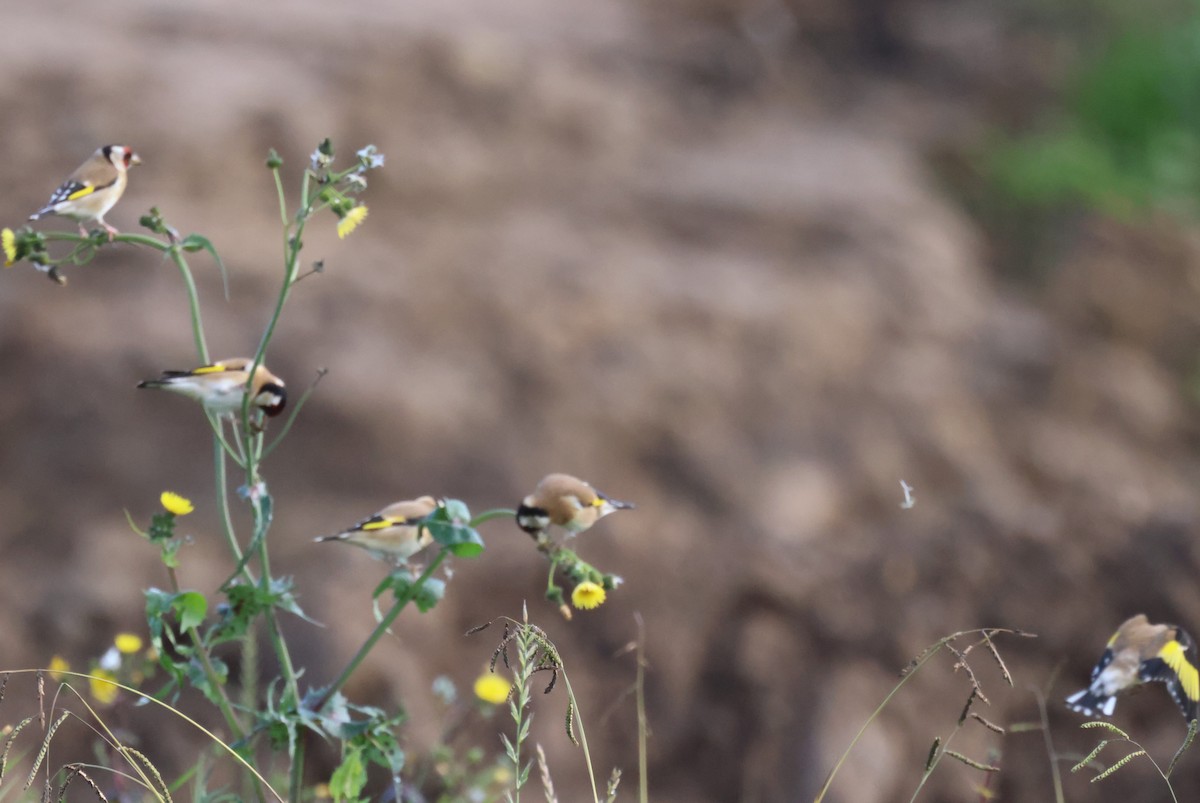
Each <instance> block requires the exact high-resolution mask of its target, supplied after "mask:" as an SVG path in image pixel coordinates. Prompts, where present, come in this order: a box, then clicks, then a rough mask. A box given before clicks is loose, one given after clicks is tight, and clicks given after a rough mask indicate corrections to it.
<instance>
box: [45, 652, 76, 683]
mask: <svg viewBox="0 0 1200 803" xmlns="http://www.w3.org/2000/svg"><path fill="white" fill-rule="evenodd" d="M47 671H49V673H50V677H51V678H52V679H54V680H62V679H63V672H69V671H71V665H70V664H69V663H67V659H66V658H63V657H62V656H61V655H56V656H54V657H53V658H51V659H50V666H49V667H47Z"/></svg>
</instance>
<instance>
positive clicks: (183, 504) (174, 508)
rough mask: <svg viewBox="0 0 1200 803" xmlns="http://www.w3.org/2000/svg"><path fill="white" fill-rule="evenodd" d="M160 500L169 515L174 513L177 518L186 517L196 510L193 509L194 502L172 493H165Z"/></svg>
mask: <svg viewBox="0 0 1200 803" xmlns="http://www.w3.org/2000/svg"><path fill="white" fill-rule="evenodd" d="M158 499H159V501H160V502H162V506H163V507H164V508H166V510H167V511H168V512H169V513H174V514H175V515H176V516H186V515H187V514H189V513H191V512H192V511H193V510H195V509H196V508H194V507H192V500H190V499H187V498H186V497H183V496H180V495H179V494H177V493H172V492H171V491H163V492H162V496H160V497H159V498H158Z"/></svg>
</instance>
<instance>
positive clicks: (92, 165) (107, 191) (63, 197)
mask: <svg viewBox="0 0 1200 803" xmlns="http://www.w3.org/2000/svg"><path fill="white" fill-rule="evenodd" d="M141 163H142V160H141V158H139V157H138V155H137V154H136V153H134V152H133V150H132V149H131V148H129V147H127V146H125V145H105V146H104V147H103V148H100V149H98V150H97V151H96V152H95V153H93V154H92V155H91V158H89V159H88V160H87V161H86V162H84V163H83V164H81V165H80V166H79V169H78V170H76V171H75V172H74V173H72V174H71V175H70V176H69V177H68V178H67V180H66V181H64V182H63V183H62V184H61V185H59V187H58V189H57V190H55V191H54V193H53V194H52V195H51V196H50V201H49V202H48V203H47V204H46V205H45V206H43V207H42V208H41V209H39V210H38V211H36V212H34V213H33V214H32V215H30V216H29V219H30V220H37V219H38V218H40V217H41V216H42V215H51V214H53V215H62V216H63V217H69V218H71V219H72V220H75V221H77V222H78V223H79V233H80V234H82V235H83V236H84V237H87V236H88V231H87V229H86V228H84V226H83V224H84V222H86V221H89V220H92V221H95V222H97V223H99V224H100V225H101V226H103V227H104V230H105V231H107V232H108V239H110V240H111V239H112V238H113V235H115V234H118V233H119V232H117V230H116V229H115V228H113V227H112V226H110V225H108V224H107V223H105V222H104V214H105V213H106V212H107V211H108V210H110V209H112V208H113V204H115V203H116V202H117V201H119V200H121V195H122V194H123V193H124V192H125V184H126V183H127V181H128V178H129V176H128V171H129V168H131V167H133V166H134V165H136V164H141Z"/></svg>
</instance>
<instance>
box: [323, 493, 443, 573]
mask: <svg viewBox="0 0 1200 803" xmlns="http://www.w3.org/2000/svg"><path fill="white" fill-rule="evenodd" d="M437 508H438V501H437V500H436V499H434V498H433V497H432V496H422V497H420V498H418V499H408V500H405V501H403V502H394V503H392V504H390V505H388V506H387V507H385V508H384V509H383V510H381V511H379V512H378V513H376V514H375V515H374V516H371V517H369V518H366V519H363V520H362V521H360V522H359V523H358V524H355V525H354V526H353V527H351V528H349V529H348V530H343V531H341V532H340V533H335V534H333V535H324V536H321V537H320V538H317V539H315V540H317V541H345V542H346V543H347V544H354V545H355V546H358V547H362V548H363V549H365V550H367V551H368V552H370V553H371V554H372V555H373V556H375V557H376V558H379V559H380V560H385V561H387V562H389V563H391V564H393V565H396V566H401V565H403V564H405V563H407V562H408V559H409V558H411V557H412V556H413V555H415V554H417V553H418V552H420V551H421V550H422V549H424V548H425V547H427V546H429V545H430V544H431V543H433V536H432V535H430V534H429V530H427V529H423V528H422V527H421V526H420V525H421V521H422V520H423V519H425V517H426V516H428V515H429V514H430V513H432V512H433V511H435V510H437Z"/></svg>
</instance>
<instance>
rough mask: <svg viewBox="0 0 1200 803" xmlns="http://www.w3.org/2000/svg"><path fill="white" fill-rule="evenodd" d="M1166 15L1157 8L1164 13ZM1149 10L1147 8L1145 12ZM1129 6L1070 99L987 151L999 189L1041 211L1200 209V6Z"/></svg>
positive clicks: (1085, 60)
mask: <svg viewBox="0 0 1200 803" xmlns="http://www.w3.org/2000/svg"><path fill="white" fill-rule="evenodd" d="M1160 10H1161V9H1160ZM1142 11H1143V12H1144V11H1146V9H1142ZM1179 11H1180V12H1181V13H1169V14H1144V15H1140V14H1139V12H1138V11H1137V10H1135V9H1129V8H1126V9H1125V10H1124V13H1121V14H1118V15H1116V17H1115V18H1113V19H1111V20H1110V21H1109V23H1110V24H1109V25H1104V26H1101V27H1104V28H1107V29H1108V32H1107V33H1106V34H1104V35H1103V41H1102V43H1101V44H1099V46H1097V47H1089V46H1088V43H1082V44H1083V47H1082V48H1081V53H1082V54H1083V55H1082V57H1081V59H1080V62H1079V64H1078V70H1077V73H1076V76H1075V77H1074V79H1072V80H1070V81H1069V82H1068V85H1067V87H1066V89H1065V92H1064V102H1063V104H1062V106H1061V107H1058V108H1056V109H1054V111H1053V112H1052V113H1049V114H1047V115H1044V116H1043V117H1042V118H1041V119H1040V120H1039V121H1038V126H1037V129H1038V130H1037V131H1035V132H1031V133H1028V134H1024V135H1021V136H1017V137H1014V138H1008V139H1006V140H1004V141H1002V142H1001V143H998V144H997V145H995V146H994V147H993V148H992V149H991V150H990V153H989V155H988V159H987V168H988V171H987V172H988V175H989V176H990V177H991V179H992V182H993V184H994V186H995V188H996V189H997V190H998V191H999V192H1000V193H1001V194H1003V195H1004V196H1007V197H1008V198H1009V199H1010V200H1011V201H1012V202H1015V203H1016V204H1017V205H1018V206H1025V207H1032V208H1035V209H1042V210H1043V211H1046V210H1050V209H1055V208H1059V209H1061V208H1063V207H1072V206H1076V205H1083V206H1085V207H1087V208H1091V209H1094V210H1097V211H1100V212H1103V213H1106V214H1110V215H1116V216H1119V217H1128V216H1130V215H1133V214H1136V213H1138V212H1140V211H1145V210H1148V209H1149V208H1151V207H1153V208H1162V209H1167V210H1170V211H1173V212H1176V213H1179V214H1183V215H1187V216H1192V217H1194V216H1196V213H1197V212H1198V211H1200V4H1197V3H1195V2H1189V3H1187V4H1186V8H1181V9H1179Z"/></svg>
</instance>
